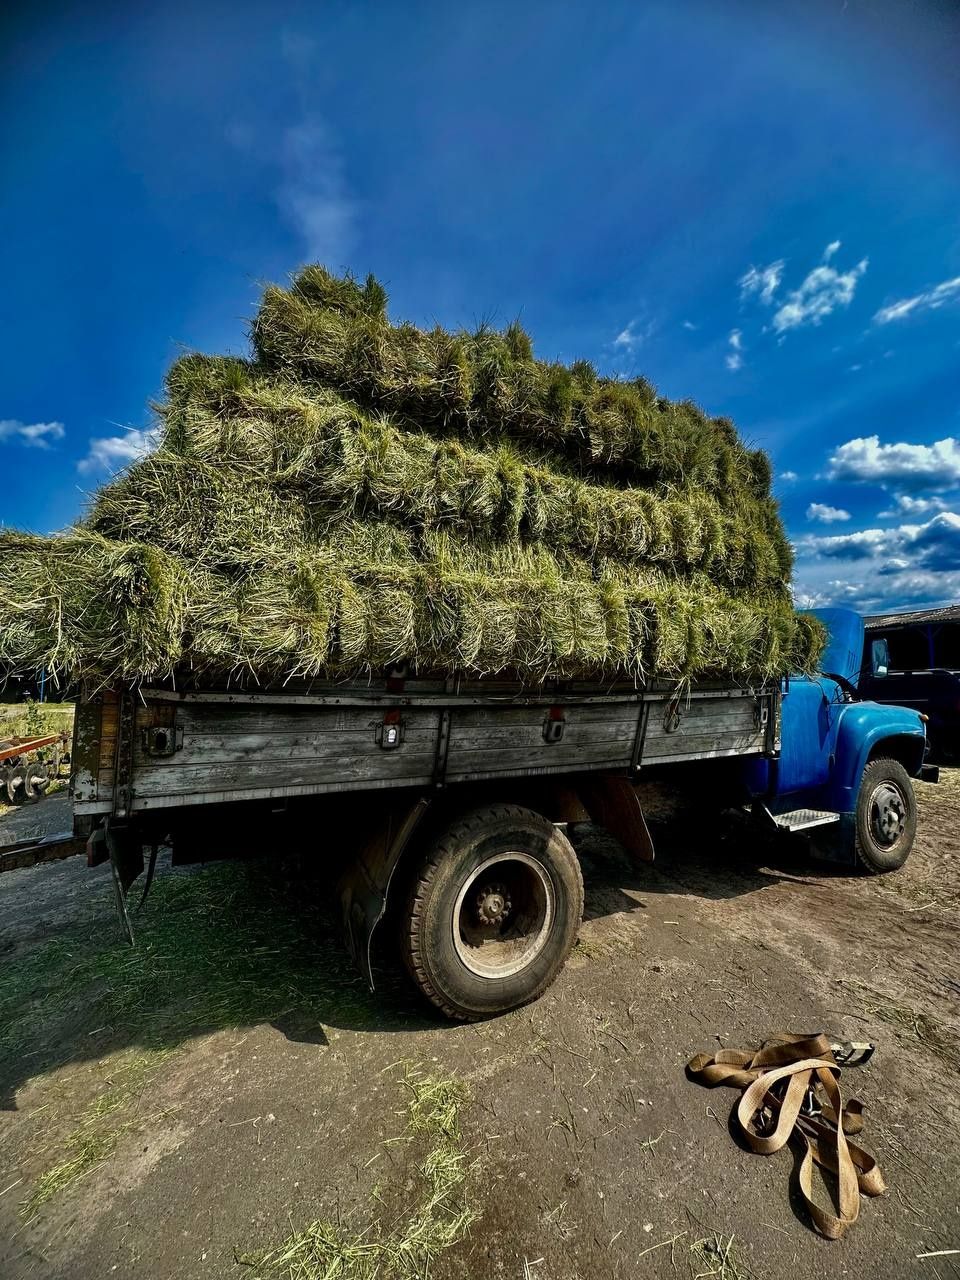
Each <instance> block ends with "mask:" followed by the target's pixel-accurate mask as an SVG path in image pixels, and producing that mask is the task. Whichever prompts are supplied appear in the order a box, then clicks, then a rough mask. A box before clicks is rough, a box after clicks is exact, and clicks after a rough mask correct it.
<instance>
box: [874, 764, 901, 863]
mask: <svg viewBox="0 0 960 1280" xmlns="http://www.w3.org/2000/svg"><path fill="white" fill-rule="evenodd" d="M906 821H907V803H906V800H905V799H904V796H903V792H902V791H901V790H900V788H899V787H898V786H897V785H896V783H895V782H889V781H887V782H881V783H880V785H879V786H878V787H876V788H875V789H874V791H873V794H872V795H871V797H870V833H871V835H872V836H873V838H874V840H875V841H876V842H877V844H878V845H880V846H881V848H883V849H892V848H893V847H894V845H895V844H896V843H897V842H898V841H899V839H900V837H901V836H902V835H903V830H904V827H905V826H906Z"/></svg>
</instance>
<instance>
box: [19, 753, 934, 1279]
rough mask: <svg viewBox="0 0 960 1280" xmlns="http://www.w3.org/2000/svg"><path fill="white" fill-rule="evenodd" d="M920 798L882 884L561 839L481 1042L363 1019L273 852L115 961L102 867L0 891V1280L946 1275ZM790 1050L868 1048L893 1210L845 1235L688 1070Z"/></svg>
mask: <svg viewBox="0 0 960 1280" xmlns="http://www.w3.org/2000/svg"><path fill="white" fill-rule="evenodd" d="M919 791H920V802H921V823H920V836H919V839H918V844H917V847H916V849H915V852H914V854H913V856H912V858H911V861H910V863H909V864H908V866H907V867H906V868H905V869H904V871H902V872H901V873H899V874H897V875H894V876H889V877H885V878H881V879H873V880H870V879H863V878H860V877H856V876H850V875H848V874H847V873H846V872H845V871H844V870H837V869H834V868H831V867H830V866H828V865H825V864H822V863H811V862H809V861H805V860H804V859H803V856H802V851H801V850H797V851H796V852H791V851H790V850H789V849H787V848H777V849H775V850H773V849H771V848H770V847H765V848H759V847H755V846H754V847H752V846H750V845H748V844H746V843H745V838H744V837H743V836H742V835H740V834H738V833H736V832H730V833H728V834H727V835H726V837H725V838H723V839H721V838H719V837H718V836H717V835H716V834H715V833H711V832H704V831H702V830H701V831H697V830H696V829H695V828H693V827H691V826H689V825H687V826H686V827H684V825H683V824H682V823H681V824H674V825H671V826H669V827H665V828H663V829H661V830H659V831H657V832H655V836H656V838H657V839H658V846H659V852H658V861H657V862H656V864H654V866H653V867H650V868H643V869H640V870H638V869H636V868H634V867H632V866H630V865H629V864H628V863H627V861H626V860H625V858H624V857H623V855H622V853H620V851H619V850H618V849H617V847H616V846H615V845H614V844H612V843H611V842H610V841H607V840H604V839H603V838H601V837H599V836H598V835H597V833H596V832H592V831H591V830H590V829H589V828H581V829H578V830H577V831H575V832H574V833H573V834H574V836H575V842H576V843H577V844H578V848H579V851H580V852H581V855H582V858H583V863H584V871H585V879H586V884H587V917H588V918H587V920H586V922H585V924H584V927H583V931H582V936H581V939H580V942H579V944H578V946H577V949H576V951H575V953H574V956H573V958H572V960H571V962H570V964H569V965H568V968H567V970H566V971H565V973H564V974H563V976H562V977H561V979H560V981H559V982H558V983H557V984H556V986H555V987H554V988H553V989H552V990H551V991H550V992H549V993H548V994H547V995H546V996H545V997H544V998H543V999H541V1000H540V1001H539V1002H538V1003H537V1004H535V1005H533V1006H531V1007H529V1008H527V1009H523V1010H520V1011H518V1012H516V1013H514V1014H511V1015H509V1016H507V1017H503V1018H499V1019H496V1020H494V1021H491V1022H487V1023H483V1024H479V1025H475V1026H466V1027H464V1026H453V1025H448V1024H445V1023H441V1022H439V1021H437V1020H435V1019H434V1018H432V1017H431V1016H430V1015H429V1013H427V1012H425V1011H424V1009H423V1008H422V1007H421V1006H419V1005H418V1004H417V1003H416V1001H415V1000H414V999H413V998H412V997H411V996H410V995H409V994H408V993H407V991H406V988H405V987H404V985H403V983H402V982H401V981H400V979H399V978H397V977H395V976H392V975H391V974H390V973H389V972H387V973H386V974H385V975H384V984H383V989H382V990H381V991H379V992H378V993H377V995H376V996H372V995H369V994H368V993H367V991H366V989H365V987H364V986H363V985H362V984H361V983H360V982H359V981H358V980H357V978H356V977H355V975H354V974H353V972H352V970H351V969H350V967H349V964H348V962H347V961H346V960H345V958H344V956H343V953H342V949H341V946H340V943H339V940H338V935H337V931H336V925H335V920H334V917H333V915H332V911H331V907H332V904H331V903H330V902H329V901H327V898H328V897H329V889H328V888H325V887H324V886H323V881H322V879H319V880H318V881H317V882H316V884H317V887H313V888H311V889H310V890H309V891H307V890H305V888H304V885H303V880H302V878H301V877H300V876H299V875H298V874H297V875H295V874H294V873H293V871H292V870H291V871H290V872H289V873H284V874H283V875H281V876H280V877H279V878H278V877H277V875H276V874H275V868H276V866H277V864H276V863H274V864H268V865H261V864H257V865H252V864H251V865H247V866H237V865H234V864H221V865H214V866H212V867H208V868H202V869H196V870H195V869H189V870H185V871H176V872H171V871H167V872H165V873H164V874H163V875H162V876H161V877H160V881H159V883H158V885H157V891H156V894H155V896H154V897H153V898H152V899H151V901H150V902H149V903H148V905H147V907H146V910H145V912H144V913H143V915H142V916H141V917H139V918H138V922H137V923H138V933H139V943H138V947H137V949H136V950H135V951H131V950H130V949H129V948H124V947H123V946H122V944H121V943H120V941H119V938H118V934H117V929H116V924H115V922H114V918H113V914H112V903H111V893H110V885H109V876H108V874H107V873H106V872H104V870H103V869H102V868H100V869H98V870H96V871H87V870H86V869H85V868H83V867H82V866H80V865H76V864H74V863H65V864H61V865H58V866H53V867H46V868H38V869H36V870H33V871H24V872H16V873H12V874H10V875H7V876H4V877H3V879H2V880H0V965H2V976H0V1055H2V1057H0V1062H2V1070H0V1089H2V1094H3V1106H4V1107H5V1108H6V1109H5V1110H3V1111H0V1240H2V1243H0V1274H2V1275H3V1276H4V1277H7V1278H8V1280H20V1278H21V1277H28V1276H29V1277H42V1278H44V1280H47V1278H49V1280H53V1278H54V1277H58V1278H59V1277H68V1278H69V1280H103V1278H104V1277H117V1280H121V1278H122V1277H133V1276H138V1277H143V1276H149V1277H168V1276H169V1277H173V1276H175V1277H177V1278H178V1280H192V1278H195V1277H196V1278H201V1277H203V1278H210V1277H221V1276H227V1277H253V1276H259V1275H296V1276H298V1277H303V1278H304V1280H307V1278H308V1277H312V1276H315V1275H316V1276H319V1275H323V1274H324V1271H323V1270H322V1269H319V1266H318V1264H317V1262H316V1259H317V1258H326V1259H329V1258H331V1257H337V1258H338V1259H339V1260H340V1261H339V1265H341V1269H340V1270H334V1271H329V1272H328V1274H330V1275H334V1276H343V1277H347V1276H371V1275H373V1274H374V1273H375V1272H374V1270H372V1269H371V1268H372V1267H373V1266H374V1264H376V1265H377V1266H379V1267H380V1270H379V1272H377V1274H380V1275H383V1276H386V1275H389V1274H398V1275H408V1274H417V1273H418V1269H420V1270H421V1271H422V1270H424V1269H425V1267H426V1263H425V1262H424V1259H425V1258H428V1257H432V1261H431V1262H430V1264H429V1274H430V1276H431V1277H432V1278H433V1280H454V1278H461V1277H464V1278H465V1277H469V1278H470V1280H477V1278H480V1277H483V1278H484V1280H485V1278H486V1277H501V1276H502V1277H516V1278H517V1280H520V1278H521V1277H534V1278H535V1280H573V1278H574V1277H583V1278H584V1280H597V1278H599V1277H607V1276H611V1277H623V1278H624V1280H627V1278H629V1277H633V1276H653V1277H655V1276H670V1277H674V1276H681V1277H682V1276H690V1277H695V1276H702V1275H723V1276H726V1277H737V1276H753V1277H760V1276H765V1277H787V1276H789V1277H801V1276H802V1277H819V1276H823V1277H826V1276H831V1277H832V1276H842V1275H848V1274H849V1275H851V1276H872V1277H902V1276H914V1275H916V1276H920V1277H931V1280H946V1277H948V1276H956V1275H960V1265H958V1263H960V1255H957V1254H952V1255H951V1254H940V1255H939V1256H936V1257H929V1258H918V1257H917V1255H919V1254H924V1253H933V1252H935V1251H942V1250H951V1249H953V1250H956V1249H960V1210H958V1186H960V1176H958V1175H960V1076H958V1067H960V964H958V960H957V932H956V920H957V909H958V899H960V860H958V854H960V772H955V771H954V772H951V773H949V774H947V775H946V776H945V779H944V781H943V782H942V783H941V784H940V785H939V787H934V786H929V785H921V786H920V787H919ZM50 803H51V804H53V803H55V801H53V800H51V801H50ZM271 866H272V867H273V868H274V874H271V873H270V869H269V868H270V867H271ZM311 883H312V882H311ZM781 1029H793V1030H802V1031H813V1030H821V1029H823V1030H827V1031H830V1032H834V1033H836V1034H838V1035H840V1036H842V1037H846V1038H852V1039H857V1040H864V1039H870V1040H874V1041H875V1042H876V1043H877V1045H878V1050H877V1054H876V1056H875V1057H874V1059H873V1060H872V1061H871V1062H870V1063H869V1065H868V1066H866V1067H865V1068H863V1069H862V1070H861V1071H859V1072H849V1073H846V1074H845V1075H844V1087H845V1089H846V1090H847V1091H848V1092H856V1094H858V1095H859V1096H860V1097H862V1098H863V1099H864V1101H865V1103H866V1107H867V1110H866V1127H865V1131H864V1135H863V1142H864V1145H865V1146H867V1147H868V1148H869V1149H870V1150H872V1151H873V1152H874V1153H875V1154H876V1155H877V1157H878V1159H879V1161H880V1164H881V1166H882V1168H883V1170H884V1173H885V1176H886V1180H887V1182H888V1184H889V1186H890V1190H889V1191H888V1192H887V1193H886V1194H885V1195H884V1196H882V1197H880V1198H878V1199H875V1200H865V1201H864V1202H863V1205H862V1209H861V1216H860V1220H859V1222H858V1223H857V1224H856V1225H855V1226H854V1227H853V1229H852V1230H851V1231H850V1232H849V1233H848V1235H847V1236H846V1237H845V1238H844V1239H843V1240H842V1241H840V1242H838V1243H829V1242H826V1241H824V1240H821V1239H819V1238H817V1237H816V1236H815V1235H814V1234H813V1233H812V1232H811V1230H810V1229H809V1227H808V1225H807V1222H806V1218H805V1216H804V1213H803V1209H802V1206H801V1205H800V1203H799V1201H798V1198H797V1193H796V1185H795V1183H796V1161H795V1159H794V1158H793V1157H792V1154H790V1153H788V1152H786V1151H784V1152H781V1153H780V1154H779V1155H777V1156H773V1157H769V1158H764V1157H760V1156H756V1155H752V1154H749V1153H747V1152H745V1151H743V1150H741V1149H740V1148H739V1147H738V1146H737V1145H736V1144H735V1143H734V1141H733V1140H732V1138H731V1136H730V1133H729V1131H728V1127H727V1124H728V1116H729V1113H730V1109H731V1105H732V1103H733V1102H734V1100H735V1094H734V1093H732V1092H729V1091H714V1092H708V1091H706V1090H704V1089H702V1088H699V1087H698V1086H696V1085H694V1084H692V1083H690V1082H688V1081H687V1080H686V1078H685V1077H684V1073H683V1064H684V1062H685V1061H686V1060H687V1059H688V1058H689V1057H690V1056H691V1055H692V1054H694V1053H695V1052H697V1051H698V1050H701V1049H711V1048H714V1047H716V1046H717V1045H719V1044H724V1045H752V1044H756V1043H757V1042H758V1041H759V1040H760V1039H762V1038H763V1037H764V1036H765V1035H767V1034H768V1033H771V1032H774V1031H777V1030H781ZM461 1083H462V1085H463V1086H465V1089H466V1091H467V1095H466V1099H464V1095H463V1094H462V1093H461V1091H460V1085H461ZM431 1108H432V1109H431ZM303 1232H306V1234H298V1233H303ZM285 1238H289V1239H290V1242H291V1243H290V1255H289V1259H288V1262H283V1263H282V1264H279V1263H278V1262H277V1260H276V1258H274V1259H273V1260H271V1259H270V1258H269V1257H268V1258H266V1259H264V1258H263V1256H262V1252H263V1251H264V1250H269V1249H270V1248H271V1247H272V1246H275V1245H277V1244H279V1243H280V1242H281V1241H283V1240H284V1239H285ZM731 1238H732V1243H731ZM238 1258H239V1259H240V1260H239V1261H238ZM404 1258H408V1259H412V1262H411V1263H410V1266H408V1268H407V1270H403V1266H404ZM301 1264H302V1266H301V1269H300V1270H295V1269H291V1268H294V1267H295V1266H300V1265H301ZM311 1268H312V1269H311ZM364 1268H366V1269H364ZM391 1268H392V1270H391ZM411 1268H412V1269H411Z"/></svg>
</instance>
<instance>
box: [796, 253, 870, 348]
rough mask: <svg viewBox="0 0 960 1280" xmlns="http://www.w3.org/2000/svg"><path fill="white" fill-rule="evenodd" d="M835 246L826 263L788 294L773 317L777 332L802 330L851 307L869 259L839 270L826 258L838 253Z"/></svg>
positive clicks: (863, 259) (815, 268)
mask: <svg viewBox="0 0 960 1280" xmlns="http://www.w3.org/2000/svg"><path fill="white" fill-rule="evenodd" d="M835 244H836V242H835V241H834V242H833V244H830V245H828V246H827V250H828V253H826V254H825V255H824V259H825V261H824V263H822V264H821V265H820V266H818V267H814V269H813V270H812V271H811V272H810V273H809V275H808V276H807V277H806V279H805V280H804V281H803V282H802V283H801V284H800V286H799V287H798V288H796V289H794V290H793V291H792V292H791V293H789V294H787V300H786V302H784V303H783V305H782V306H780V307H779V308H778V309H777V310H776V311H775V312H774V315H773V321H772V324H773V328H774V331H775V332H776V333H780V334H783V333H787V332H788V331H789V330H790V329H799V328H802V326H804V325H808V324H812V325H818V324H820V322H821V321H822V320H824V319H826V317H827V316H829V315H831V314H832V312H834V311H836V309H837V307H848V306H849V305H850V303H851V302H852V301H853V295H854V293H855V292H856V289H857V283H858V282H859V280H860V279H861V277H862V276H863V275H864V273H865V272H866V269H867V265H868V259H867V258H862V259H861V260H860V262H858V263H857V265H856V266H855V267H851V269H850V270H849V271H843V272H841V271H837V269H836V268H835V267H831V266H827V265H826V258H827V257H828V256H832V253H833V252H835V251H836V250H835V249H834V245H835ZM837 247H839V246H837Z"/></svg>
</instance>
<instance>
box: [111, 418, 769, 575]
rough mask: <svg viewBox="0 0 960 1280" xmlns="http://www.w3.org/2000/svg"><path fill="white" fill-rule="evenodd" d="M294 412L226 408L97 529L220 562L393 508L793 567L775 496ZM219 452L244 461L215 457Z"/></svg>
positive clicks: (649, 549)
mask: <svg viewBox="0 0 960 1280" xmlns="http://www.w3.org/2000/svg"><path fill="white" fill-rule="evenodd" d="M293 403H294V404H295V403H296V402H295V401H294V402H293ZM287 408H288V413H289V412H290V411H291V410H290V402H288V404H287ZM300 408H301V414H300V419H299V425H300V427H301V430H300V432H299V433H297V434H296V435H295V436H292V435H291V434H290V433H289V432H286V433H284V434H283V435H281V434H280V433H279V432H278V433H271V432H270V431H268V430H264V428H265V427H266V426H267V424H266V423H265V422H264V420H263V419H258V418H251V419H246V418H244V419H230V420H229V428H228V429H229V430H230V432H231V436H232V438H231V440H230V441H229V442H225V441H224V440H223V439H222V435H221V433H220V432H218V431H217V429H216V428H215V427H214V428H213V429H210V426H209V424H208V430H207V432H206V434H205V435H204V436H203V437H201V436H200V435H199V433H195V435H194V439H193V449H192V451H191V453H190V454H189V455H186V456H181V455H178V454H174V453H169V452H166V451H165V450H161V451H160V452H158V453H157V454H154V455H152V456H151V457H149V458H147V459H145V460H144V461H143V462H140V463H138V464H136V465H135V466H134V467H133V468H131V470H130V471H129V472H128V473H127V475H126V476H124V477H122V478H121V479H120V480H118V481H116V482H115V483H114V484H113V485H111V486H109V487H108V488H106V489H104V490H102V491H101V493H100V495H99V496H98V498H97V500H96V501H95V503H94V505H93V508H92V510H91V513H90V516H89V517H88V520H87V521H86V524H87V526H88V527H89V528H91V529H94V530H95V531H96V532H98V533H100V534H102V535H103V536H104V537H108V538H116V539H118V540H124V541H130V540H135V541H138V542H144V543H155V544H157V545H159V546H161V547H163V548H164V549H165V550H167V551H170V552H172V553H174V554H180V555H188V556H192V557H195V558H203V559H204V560H206V561H216V560H217V559H218V558H223V557H224V556H226V557H227V558H229V556H230V553H231V551H233V550H235V548H237V547H243V548H245V549H249V551H250V552H251V553H252V554H253V555H255V556H256V555H259V554H261V553H262V552H263V550H264V549H266V548H269V547H270V546H276V545H282V546H292V545H298V544H300V543H304V542H310V541H312V540H315V539H316V538H317V537H319V536H322V534H323V532H324V531H325V530H327V529H328V528H330V527H331V526H332V525H334V524H335V523H337V522H338V521H340V520H342V519H343V518H345V517H353V516H356V517H359V518H376V519H383V518H388V519H393V520H398V521H401V522H402V523H403V524H404V525H405V526H406V527H409V528H413V529H417V530H421V531H425V532H426V531H431V530H439V529H442V530H446V531H448V532H450V533H454V534H457V535H458V536H462V537H464V538H465V539H470V540H474V541H480V542H485V543H489V542H496V541H516V540H520V541H523V542H525V543H536V544H541V543H545V544H546V545H547V546H549V547H551V548H553V549H555V550H571V551H573V552H575V553H577V554H582V555H587V556H597V555H599V556H604V557H609V558H612V559H619V560H624V561H628V562H630V563H631V564H636V565H638V566H639V565H654V566H662V567H664V568H666V569H672V570H674V571H685V570H692V569H697V570H701V571H703V572H705V573H708V574H709V575H710V576H711V577H712V578H713V580H714V581H715V582H717V583H718V584H719V585H722V586H724V587H726V588H728V589H732V590H739V589H747V590H758V589H764V588H768V587H774V586H777V585H782V584H783V582H784V581H785V579H786V578H787V577H788V576H789V567H790V551H789V545H788V544H787V543H786V540H785V538H784V537H783V534H782V531H781V530H780V528H779V522H778V521H777V519H776V513H775V510H773V509H771V508H769V507H763V506H762V505H760V504H754V505H753V507H752V508H750V507H748V508H744V509H742V510H741V511H740V512H729V511H727V510H725V509H724V507H723V506H722V505H721V504H720V503H719V502H718V501H717V499H716V498H714V497H713V496H711V495H710V494H708V493H704V492H699V493H698V492H693V493H685V492H680V491H670V492H667V493H664V494H659V493H656V492H651V491H647V490H643V489H617V488H612V487H609V486H603V485H597V484H589V483H587V482H585V481H583V480H580V479H578V478H576V477H575V476H572V475H567V474H564V473H562V472H557V471H554V470H551V469H550V468H548V467H546V466H544V465H533V464H531V463H529V462H527V461H525V460H524V458H523V457H522V455H520V454H518V453H517V451H516V450H515V449H514V448H513V446H511V445H510V444H506V443H504V444H501V445H499V446H497V447H495V448H493V449H490V450H482V449H478V448H468V447H466V446H464V445H462V444H460V443H459V442H458V441H455V440H441V441H438V440H436V439H435V438H432V437H430V436H428V435H426V434H424V433H422V432H408V431H403V430H401V429H399V428H397V427H395V426H394V425H393V424H392V423H391V422H390V421H389V420H388V419H386V418H382V417H379V418H368V417H366V416H364V415H362V414H360V413H357V412H351V411H345V410H344V407H343V406H339V407H338V408H337V410H336V411H335V412H328V411H326V409H322V410H317V409H315V408H313V407H311V406H309V405H301V406H300ZM241 437H242V444H240V443H239V441H240V438H241ZM294 441H295V443H294ZM228 446H229V448H232V450H233V452H232V454H231V453H228ZM291 446H292V447H291ZM225 453H227V454H228V456H233V457H237V456H238V455H239V457H240V459H241V461H240V462H239V463H238V464H237V465H235V466H234V467H231V468H229V469H227V468H225V467H224V466H223V465H222V463H221V464H220V465H217V463H216V462H215V459H216V458H217V457H218V456H219V457H222V456H223V455H224V454H225Z"/></svg>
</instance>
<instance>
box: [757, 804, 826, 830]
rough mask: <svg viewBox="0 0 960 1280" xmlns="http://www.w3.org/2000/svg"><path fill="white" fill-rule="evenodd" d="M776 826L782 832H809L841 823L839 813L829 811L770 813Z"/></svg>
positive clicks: (809, 810) (792, 810) (805, 810)
mask: <svg viewBox="0 0 960 1280" xmlns="http://www.w3.org/2000/svg"><path fill="white" fill-rule="evenodd" d="M767 812H768V813H769V814H770V819H771V821H772V822H773V824H774V826H776V827H779V828H780V830H781V831H809V830H810V828H811V827H828V826H830V824H831V823H834V822H839V821H840V815H839V813H833V812H832V811H831V810H829V809H790V810H789V811H788V812H787V813H770V811H769V809H768V810H767Z"/></svg>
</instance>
